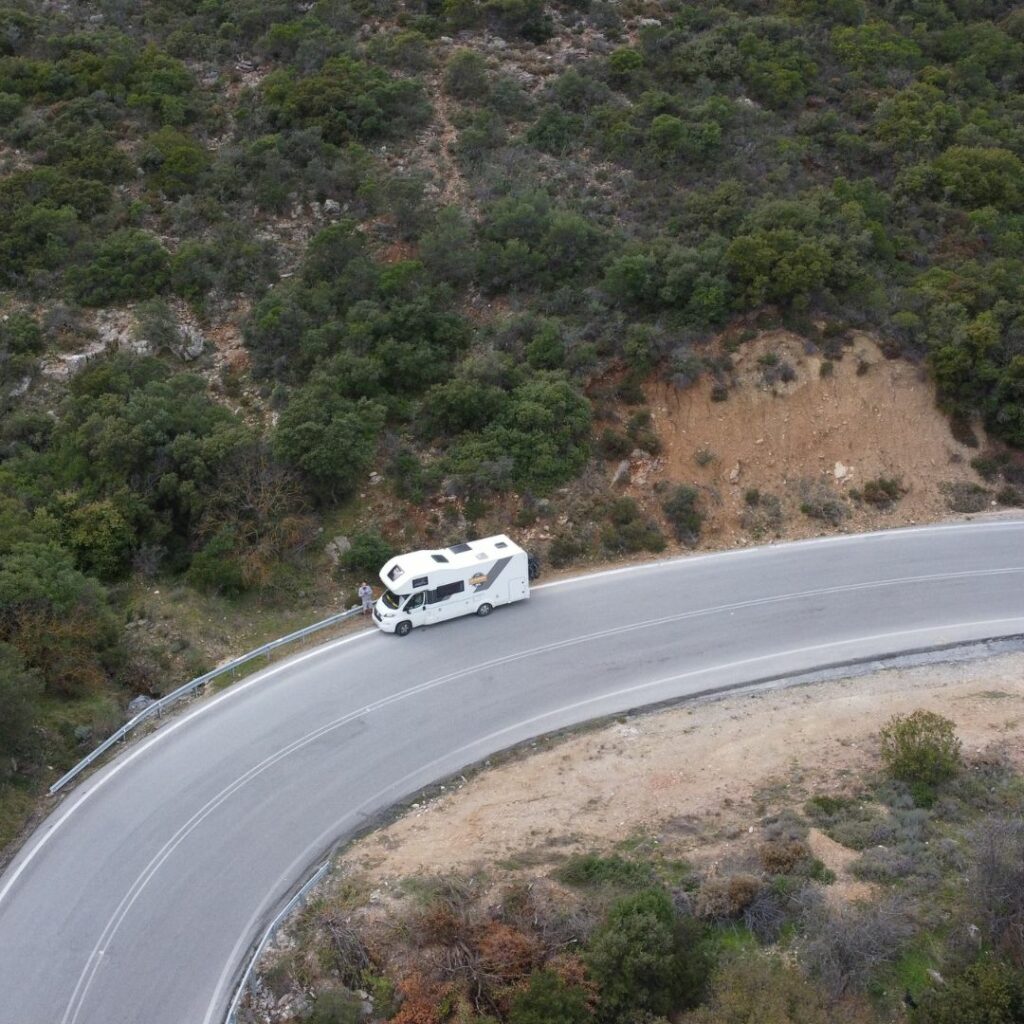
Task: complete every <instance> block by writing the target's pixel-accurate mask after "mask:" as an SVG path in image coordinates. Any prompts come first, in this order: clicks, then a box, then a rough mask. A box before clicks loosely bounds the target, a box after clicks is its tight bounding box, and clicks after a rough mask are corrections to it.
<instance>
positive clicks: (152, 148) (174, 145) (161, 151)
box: [139, 128, 210, 199]
mask: <svg viewBox="0 0 1024 1024" xmlns="http://www.w3.org/2000/svg"><path fill="white" fill-rule="evenodd" d="M139 164H140V166H141V167H142V169H143V170H144V171H145V172H146V177H147V180H148V182H149V184H150V185H151V186H152V187H153V188H155V189H157V190H159V191H160V192H163V193H164V194H165V195H167V196H169V197H171V198H172V199H177V198H180V197H181V196H183V195H187V194H188V193H189V192H194V191H196V188H197V186H198V185H199V183H200V180H201V178H202V176H203V174H204V173H205V172H206V170H207V169H208V168H209V166H210V156H209V154H208V153H207V152H206V150H205V149H203V147H202V146H201V145H199V143H198V142H196V140H195V139H193V138H192V137H191V136H189V135H186V134H185V133H184V132H180V131H177V130H176V129H174V128H161V129H160V131H158V132H155V133H154V134H153V135H150V137H149V138H148V139H146V142H145V144H144V146H143V148H142V152H141V154H140V156H139Z"/></svg>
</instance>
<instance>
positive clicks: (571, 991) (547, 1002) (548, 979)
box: [508, 971, 593, 1024]
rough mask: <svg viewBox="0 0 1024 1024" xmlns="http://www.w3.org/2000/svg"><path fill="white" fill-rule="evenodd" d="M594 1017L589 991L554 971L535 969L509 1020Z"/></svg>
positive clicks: (525, 1023) (515, 1023)
mask: <svg viewBox="0 0 1024 1024" xmlns="http://www.w3.org/2000/svg"><path fill="white" fill-rule="evenodd" d="M592 1019H593V1014H592V1013H591V1012H590V1005H589V1001H588V998H587V993H586V992H585V991H584V990H583V989H581V988H578V987H576V986H574V985H569V984H567V983H566V982H564V981H563V980H562V979H561V978H560V977H559V976H558V975H557V974H555V973H554V971H535V972H534V973H533V974H531V975H530V981H529V987H528V988H527V989H526V990H525V991H524V992H520V993H519V994H518V995H517V996H516V997H515V998H514V999H513V1000H512V1005H511V1007H510V1008H509V1014H508V1021H509V1024H588V1022H589V1021H590V1020H592Z"/></svg>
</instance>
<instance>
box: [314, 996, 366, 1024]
mask: <svg viewBox="0 0 1024 1024" xmlns="http://www.w3.org/2000/svg"><path fill="white" fill-rule="evenodd" d="M306 1019H307V1021H308V1022H309V1024H359V1022H360V1021H361V1020H362V1019H363V1015H362V1000H361V999H360V998H359V997H358V996H357V995H356V994H355V993H354V992H349V990H348V989H344V988H342V989H330V988H329V989H325V990H324V991H322V992H318V993H317V994H316V997H315V998H314V1000H313V1009H312V1011H311V1013H310V1015H309V1017H307V1018H306Z"/></svg>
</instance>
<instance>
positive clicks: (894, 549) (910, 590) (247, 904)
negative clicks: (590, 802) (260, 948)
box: [0, 520, 1024, 1024]
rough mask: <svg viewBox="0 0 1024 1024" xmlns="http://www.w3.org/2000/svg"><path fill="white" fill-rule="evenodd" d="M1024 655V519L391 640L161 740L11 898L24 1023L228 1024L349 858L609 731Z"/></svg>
mask: <svg viewBox="0 0 1024 1024" xmlns="http://www.w3.org/2000/svg"><path fill="white" fill-rule="evenodd" d="M1018 633H1024V521H1021V520H1016V521H1011V520H999V521H995V520H993V521H986V522H978V523H973V524H964V525H957V526H945V527H934V528H924V529H918V530H907V531H892V532H888V533H881V534H871V535H862V536H853V537H848V538H835V539H829V540H822V541H811V542H805V543H799V544H789V545H780V546H776V547H770V548H757V549H745V550H742V551H734V552H727V553H724V554H719V555H708V556H700V557H689V558H684V559H679V560H675V561H671V562H662V563H658V564H654V565H648V566H642V567H636V568H631V569H626V570H615V571H611V572H606V573H600V574H597V575H594V576H590V577H584V578H581V579H576V580H566V581H560V582H557V583H554V584H552V585H550V586H547V587H544V588H543V589H539V590H535V592H534V594H533V597H532V598H531V600H530V601H528V602H523V603H521V604H518V605H514V606H511V607H508V608H500V609H498V610H497V611H496V612H495V613H494V614H493V615H492V616H490V617H489V618H487V619H477V618H465V619H459V620H455V621H453V622H449V623H443V624H440V625H436V626H431V627H429V628H427V629H424V630H415V631H414V632H413V633H412V634H411V635H410V636H409V637H406V638H404V639H403V638H398V637H393V636H385V635H383V634H379V633H377V632H376V631H375V630H373V631H367V632H365V633H360V634H357V635H355V636H351V637H348V638H346V639H342V640H338V641H335V642H333V643H329V644H325V645H324V646H323V647H320V648H317V649H316V650H314V651H311V652H308V653H305V654H302V655H300V656H298V657H296V658H293V659H291V660H290V661H287V662H282V663H281V664H279V665H277V666H274V667H272V668H270V669H269V670H267V671H265V672H262V673H260V674H259V675H257V676H255V677H253V678H252V679H250V680H247V681H245V682H243V683H240V684H238V685H236V686H235V687H233V688H232V689H230V690H227V691H225V692H224V693H222V694H221V695H219V696H217V697H215V698H213V699H211V700H208V701H206V702H204V703H202V704H200V705H197V706H196V707H195V708H193V709H192V710H190V711H189V712H187V713H186V714H183V715H182V716H181V717H179V718H177V719H174V720H172V721H171V722H169V723H168V724H166V725H164V726H163V727H162V728H161V729H160V730H159V731H158V732H157V733H155V734H154V735H153V736H152V737H150V738H149V739H147V740H145V741H143V742H141V743H140V744H138V745H136V746H135V747H132V748H129V750H127V751H126V752H125V753H124V754H123V755H122V756H121V757H120V758H118V759H117V760H116V761H114V762H113V763H112V764H110V765H109V766H108V767H107V768H105V769H104V770H102V771H101V772H99V773H97V774H96V775H94V776H93V777H92V778H91V779H90V780H89V781H87V782H86V783H84V784H82V785H81V786H80V787H78V789H77V790H75V791H74V792H72V793H71V794H70V795H69V796H68V797H66V798H65V799H64V801H63V802H62V803H60V804H59V805H58V806H57V807H56V809H55V810H54V811H53V813H52V814H51V816H50V817H49V818H48V819H47V821H46V822H45V823H44V824H43V826H42V827H41V828H40V829H39V830H38V831H37V833H36V834H35V835H34V837H33V838H32V839H31V840H30V842H29V843H28V844H27V845H26V846H25V848H24V849H23V850H22V851H21V853H20V854H19V856H18V857H17V858H16V860H15V861H14V862H13V863H12V864H11V866H10V867H9V868H8V870H7V871H6V872H5V874H4V875H3V877H2V878H0V1022H2V1024H213V1022H219V1021H220V1020H221V1018H222V1015H223V1013H224V1010H225V1008H226V1006H227V1003H228V1001H229V999H230V997H231V993H232V989H233V986H234V984H235V982H236V980H237V977H238V972H239V970H240V966H241V964H242V962H243V961H244V959H245V954H246V952H247V950H248V949H249V947H250V945H251V944H252V942H253V941H254V939H255V938H256V937H257V936H258V935H259V934H260V933H261V932H262V930H263V928H264V927H265V924H266V923H267V922H268V921H269V920H270V918H271V917H272V916H273V914H274V913H275V911H276V909H277V908H278V907H280V906H281V905H282V904H283V902H284V900H285V899H286V898H287V895H288V893H289V890H291V889H293V888H294V886H295V885H296V883H297V882H298V881H299V880H300V879H301V878H302V877H303V876H304V875H305V874H306V872H308V870H309V869H310V867H311V866H312V865H313V864H314V863H315V862H316V861H317V859H318V858H319V857H320V856H321V855H322V854H323V853H324V852H325V851H326V850H327V849H328V848H329V847H330V846H331V845H332V844H334V843H335V842H337V841H338V840H339V839H340V838H342V837H344V836H345V835H346V834H349V833H351V832H352V831H353V830H355V829H357V828H359V827H360V825H361V824H362V823H364V822H365V821H366V819H367V817H368V816H371V815H373V814H374V813H375V812H378V811H380V810H381V809H383V808H385V807H387V806H388V805H389V804H391V803H393V802H395V801H396V800H398V799H399V798H401V797H403V796H405V795H408V794H410V793H412V792H414V791H415V790H417V789H418V788H419V787H421V786H423V785H425V784H427V783H429V782H431V781H434V780H436V779H438V778H439V777H441V776H443V775H445V774H448V773H450V772H453V771H455V770H456V769H459V768H461V767H464V766H465V765H467V764H469V763H472V762H474V761H477V760H479V759H481V758H483V757H485V756H487V755H488V754H490V753H493V752H494V751H496V750H499V749H501V748H504V747H507V746H509V745H511V744H513V743H516V742H518V741H521V740H523V739H526V738H528V737H531V736H534V735H537V734H540V733H543V732H547V731H549V730H552V729H556V728H559V727H562V726H566V725H569V724H573V723H577V722H581V721H584V720H586V719H589V718H593V717H595V716H599V715H604V714H609V713H613V712H621V711H624V710H627V709H630V708H635V707H639V706H642V705H645V704H651V703H654V702H658V701H663V700H669V699H673V698H679V697H682V696H686V695H689V694H696V693H700V692H704V691H708V690H712V689H716V688H719V687H725V686H731V685H736V684H742V683H749V682H753V681H757V680H764V679H768V678H771V677H778V676H780V675H784V674H791V673H799V672H804V671H809V670H812V669H816V668H819V667H822V666H826V665H834V664H838V663H843V662H847V661H853V660H858V659H864V658H874V657H880V656H884V655H889V654H894V653H899V652H905V651H910V650H920V649H925V648H929V647H933V646H940V645H945V644H952V643H957V642H961V641H969V640H977V639H984V638H989V637H996V636H1007V635H1012V634H1018Z"/></svg>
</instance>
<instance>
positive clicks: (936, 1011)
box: [910, 957, 1024, 1024]
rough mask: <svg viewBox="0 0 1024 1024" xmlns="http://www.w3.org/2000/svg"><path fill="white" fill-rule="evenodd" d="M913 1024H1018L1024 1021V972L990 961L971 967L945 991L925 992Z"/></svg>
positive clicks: (940, 989) (989, 959)
mask: <svg viewBox="0 0 1024 1024" xmlns="http://www.w3.org/2000/svg"><path fill="white" fill-rule="evenodd" d="M910 1020H911V1022H912V1024H1019V1022H1020V1021H1022V1020H1024V971H1022V970H1021V969H1020V968H1016V967H1011V966H1010V965H1009V964H1004V963H1000V962H999V961H998V960H996V959H993V958H991V957H983V958H982V959H980V960H978V961H976V962H975V963H973V964H971V965H970V966H969V967H968V968H967V969H966V970H965V971H963V973H961V974H958V975H956V976H955V977H953V978H949V979H948V980H947V983H946V984H945V985H944V986H943V987H942V988H934V989H931V990H930V991H928V992H926V993H925V994H924V995H923V996H922V997H921V999H920V1004H919V1005H918V1007H917V1008H916V1009H915V1010H914V1011H913V1012H912V1013H911V1015H910Z"/></svg>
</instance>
